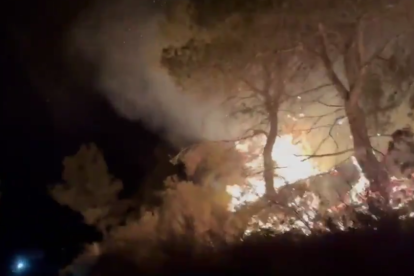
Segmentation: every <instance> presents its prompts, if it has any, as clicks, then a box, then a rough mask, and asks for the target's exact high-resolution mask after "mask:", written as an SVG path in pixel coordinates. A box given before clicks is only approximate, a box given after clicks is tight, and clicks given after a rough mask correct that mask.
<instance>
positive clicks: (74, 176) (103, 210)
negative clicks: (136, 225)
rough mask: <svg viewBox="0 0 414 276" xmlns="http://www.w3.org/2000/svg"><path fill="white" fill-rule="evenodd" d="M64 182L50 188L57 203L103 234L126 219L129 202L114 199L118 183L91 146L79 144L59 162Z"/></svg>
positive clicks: (120, 185) (98, 153) (119, 186)
mask: <svg viewBox="0 0 414 276" xmlns="http://www.w3.org/2000/svg"><path fill="white" fill-rule="evenodd" d="M63 166H64V170H63V174H62V178H63V180H64V183H62V184H58V185H56V186H53V187H51V189H50V194H51V196H52V197H53V198H54V199H55V200H56V201H57V202H59V203H60V204H62V205H66V206H68V207H69V208H71V209H72V210H74V211H76V212H79V213H81V214H82V215H83V217H84V219H85V223H86V224H89V225H93V226H95V227H96V228H97V229H99V230H100V231H101V232H102V233H104V234H107V233H108V231H109V230H111V228H113V227H115V226H118V225H119V224H120V223H121V222H122V221H123V220H125V218H126V214H127V211H128V208H129V207H131V203H130V202H129V201H127V200H120V199H119V198H118V194H119V192H120V191H121V190H122V189H123V185H122V182H121V181H120V180H118V179H116V178H114V177H113V176H112V175H111V174H109V172H108V167H107V165H106V162H105V159H104V156H103V154H102V152H101V151H100V150H99V149H98V148H97V146H96V145H95V144H89V145H83V146H82V147H81V148H80V150H79V151H78V152H77V153H76V154H75V155H73V156H69V157H66V158H65V159H64V160H63Z"/></svg>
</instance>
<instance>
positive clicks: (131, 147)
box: [0, 0, 159, 255]
mask: <svg viewBox="0 0 414 276" xmlns="http://www.w3.org/2000/svg"><path fill="white" fill-rule="evenodd" d="M12 2H13V4H10V5H8V6H7V9H5V10H4V9H2V12H5V14H1V15H2V19H3V20H4V22H2V28H1V30H2V33H1V37H2V40H3V41H4V42H2V43H0V47H1V54H0V64H1V74H0V85H1V87H0V180H1V184H0V185H1V186H0V187H1V191H2V193H3V196H2V198H1V200H0V245H1V246H0V247H1V248H0V250H1V251H2V254H6V255H7V254H9V253H10V252H11V251H12V250H15V249H19V248H27V247H30V248H32V247H36V248H44V249H46V250H56V249H57V248H59V247H65V246H71V245H75V244H79V243H81V242H83V241H87V240H91V239H93V238H94V237H95V233H94V232H93V231H92V230H91V229H89V230H88V229H87V228H86V227H85V226H83V225H82V224H81V223H80V221H81V218H80V216H78V215H76V214H74V213H72V212H71V211H69V210H68V209H65V208H63V207H61V206H59V205H58V204H56V203H55V202H53V200H52V199H51V198H49V197H48V195H47V194H46V187H47V186H48V185H51V184H54V183H56V182H58V181H59V180H60V176H61V171H62V167H61V161H62V159H63V157H64V156H65V155H70V154H74V153H75V152H76V150H77V149H78V148H79V147H80V145H81V144H82V143H84V142H89V141H94V142H96V143H97V144H98V146H99V147H100V148H101V149H103V151H104V153H105V157H106V160H107V162H108V165H109V167H110V170H111V172H112V173H113V174H115V175H116V176H117V177H119V178H121V179H123V181H124V182H125V183H126V184H127V185H136V184H137V183H138V182H139V180H140V178H142V177H143V175H145V173H146V172H147V171H148V170H149V168H150V167H151V164H152V161H151V157H152V152H153V149H154V147H155V146H156V145H157V144H158V142H159V140H158V138H157V136H155V135H154V134H152V133H150V132H148V131H147V130H146V129H145V128H143V127H142V126H141V125H140V124H139V123H138V122H129V121H126V120H124V119H123V118H121V117H120V116H118V115H117V114H116V113H115V112H114V111H113V110H112V108H111V107H110V106H109V105H108V104H107V103H106V102H105V100H104V99H102V98H100V97H99V96H98V94H97V93H96V91H94V89H93V87H92V86H91V82H92V80H93V74H94V68H90V67H88V66H87V64H85V68H86V69H85V72H82V75H83V78H82V80H80V79H75V78H72V76H71V75H70V74H69V73H68V71H67V69H66V68H65V66H64V65H63V64H62V62H61V43H62V39H61V37H62V34H63V33H64V32H65V30H66V29H67V28H68V26H69V24H70V22H71V20H73V18H74V17H75V16H76V14H77V13H79V11H81V10H82V9H83V8H84V6H86V5H87V4H88V1H85V0H82V1H80V0H70V1H68V0H63V1H51V0H40V1H34V0H33V1H12ZM79 62H82V61H81V60H80V61H79Z"/></svg>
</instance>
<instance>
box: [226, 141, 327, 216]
mask: <svg viewBox="0 0 414 276" xmlns="http://www.w3.org/2000/svg"><path fill="white" fill-rule="evenodd" d="M265 142H266V137H264V136H257V137H255V138H253V139H249V140H243V141H241V142H238V143H237V144H236V149H237V150H238V151H240V152H242V153H243V154H246V155H248V156H249V160H248V162H247V163H246V167H247V168H248V170H249V172H250V173H249V176H248V178H247V183H246V185H237V184H236V185H230V186H227V192H228V193H229V194H230V195H231V196H232V202H231V205H230V207H229V208H230V210H235V209H237V208H238V207H240V206H242V205H243V204H245V203H248V202H254V201H256V200H258V199H259V198H260V197H262V196H263V195H264V194H265V182H264V179H263V176H262V173H261V172H262V171H263V158H262V150H263V145H264V144H265ZM307 153H309V147H308V146H307V145H306V144H305V143H304V142H299V143H296V144H294V143H293V137H292V135H283V136H281V137H278V139H276V142H275V144H274V146H273V151H272V157H273V160H274V161H275V163H276V164H277V166H278V167H277V168H276V169H275V178H274V184H275V188H280V187H282V186H284V185H288V184H290V183H294V182H296V181H299V180H302V179H307V178H309V177H311V176H314V175H317V174H320V173H321V171H320V170H319V169H318V168H317V166H315V164H313V163H312V162H311V159H307V158H305V157H304V155H306V154H307Z"/></svg>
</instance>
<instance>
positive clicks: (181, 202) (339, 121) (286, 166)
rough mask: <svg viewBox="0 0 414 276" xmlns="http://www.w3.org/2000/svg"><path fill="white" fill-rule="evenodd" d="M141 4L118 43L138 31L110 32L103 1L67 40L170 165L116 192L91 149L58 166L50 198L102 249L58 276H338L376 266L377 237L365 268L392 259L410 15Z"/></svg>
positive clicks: (408, 188) (407, 184)
mask: <svg viewBox="0 0 414 276" xmlns="http://www.w3.org/2000/svg"><path fill="white" fill-rule="evenodd" d="M154 5H156V7H155V9H156V12H155V14H156V16H153V17H152V18H151V19H148V20H147V21H145V23H143V21H144V19H139V20H138V19H136V20H138V21H139V22H140V23H139V24H141V25H140V26H142V29H144V30H145V31H142V32H140V34H139V36H140V37H141V38H140V39H138V40H137V41H138V42H136V41H135V40H134V39H133V38H131V37H130V34H125V33H123V31H124V30H125V29H128V28H130V27H131V26H132V27H131V28H133V26H135V25H134V24H138V23H136V22H138V21H135V19H134V20H130V21H129V20H127V19H124V20H123V21H122V20H118V19H119V18H118V17H119V16H120V15H125V14H126V13H128V12H130V11H127V10H126V9H125V8H119V9H115V8H113V6H111V5H108V6H109V7H106V8H102V7H101V8H100V9H99V12H98V11H97V10H96V9H95V10H94V11H95V13H86V15H84V17H82V16H81V17H80V19H79V21H78V25H75V27H74V30H76V31H74V32H73V33H71V34H70V35H71V36H70V41H71V43H73V45H75V46H76V47H74V48H76V51H77V52H76V54H79V55H82V56H83V57H87V58H88V59H90V60H91V61H92V62H95V63H96V66H97V67H99V68H100V70H99V74H100V75H99V81H98V83H99V87H100V88H101V89H102V90H103V94H104V95H105V97H106V98H107V99H108V101H109V102H111V103H112V104H113V106H114V107H115V108H116V109H117V110H118V111H119V112H120V113H121V114H123V115H124V116H125V117H127V118H128V119H131V120H137V119H140V120H143V121H144V122H145V123H146V124H147V125H148V127H149V128H151V129H154V130H155V131H157V132H158V133H162V136H163V138H164V140H165V141H166V144H168V148H173V152H174V155H169V153H167V152H169V151H168V150H167V149H166V148H165V149H163V148H158V149H157V152H156V153H155V154H156V155H159V156H161V157H162V158H160V160H161V159H163V158H164V160H165V159H166V157H168V159H169V161H168V162H161V161H160V162H159V164H158V166H156V167H155V168H154V170H153V171H152V172H150V173H149V175H148V177H147V180H146V181H144V183H141V184H140V185H139V188H137V189H136V191H134V192H132V193H124V186H123V183H122V180H121V179H118V178H117V176H114V175H112V174H111V172H110V171H109V169H108V166H107V164H106V162H105V157H104V156H105V153H104V152H102V151H101V150H100V149H99V148H98V147H97V146H96V145H95V144H85V145H82V146H81V147H80V149H79V151H78V152H77V153H76V154H75V155H73V156H68V157H66V158H65V159H64V160H63V167H64V169H63V172H62V183H59V184H56V185H53V186H51V187H50V189H49V192H50V196H51V197H52V198H53V199H54V200H56V201H57V202H58V203H59V204H61V205H65V206H68V207H69V208H70V209H72V210H73V211H75V212H78V213H80V214H81V215H82V216H83V218H84V223H85V224H88V225H90V226H92V227H95V228H96V229H97V230H99V232H100V233H101V234H102V240H100V241H96V243H93V244H90V245H87V246H86V247H85V251H84V252H83V253H82V254H81V255H79V256H78V257H77V258H76V259H75V260H74V261H73V263H72V264H71V265H69V266H68V267H67V268H65V269H63V270H62V274H64V275H68V274H65V273H73V274H74V275H91V276H94V275H138V274H139V273H142V274H146V275H150V274H151V275H152V274H154V275H155V274H157V275H161V274H174V273H175V274H177V273H186V272H187V273H190V272H191V273H196V272H200V273H201V272H203V273H219V272H220V273H221V272H225V273H230V272H232V273H233V272H236V273H237V272H239V273H243V271H245V270H246V269H251V270H252V271H256V273H266V274H273V273H281V274H284V273H286V274H288V273H310V272H309V271H315V272H323V271H324V272H329V271H331V269H332V268H333V266H334V264H333V263H331V264H327V263H326V262H327V261H326V260H327V259H329V256H330V254H331V253H329V252H334V251H336V249H337V248H338V249H339V248H340V249H339V250H338V251H340V250H344V251H346V252H347V254H349V257H348V259H340V260H339V259H338V260H337V261H335V265H337V266H339V265H341V266H342V267H346V268H344V270H346V271H348V272H351V267H352V268H354V266H358V265H359V264H360V266H361V267H362V266H365V265H366V266H369V265H373V264H369V262H370V261H365V262H364V263H363V264H362V263H358V262H361V261H360V260H359V259H358V258H360V256H362V255H364V254H371V255H372V254H378V255H380V253H373V252H372V246H373V245H374V244H377V243H378V241H382V242H383V243H384V244H385V245H384V248H385V249H384V248H383V249H382V250H384V252H386V253H384V255H382V257H381V258H391V257H392V253H391V252H394V251H393V250H394V247H395V246H397V247H398V246H401V244H405V245H406V246H407V248H408V244H411V243H412V238H409V237H408V236H407V237H405V236H404V235H405V234H402V233H408V232H409V231H408V230H406V229H410V227H411V224H412V222H411V219H410V218H411V217H412V216H414V210H412V208H413V203H412V199H413V191H414V182H413V180H412V178H413V176H414V139H413V137H414V133H413V132H412V130H411V127H412V120H413V110H414V93H413V92H414V90H413V83H414V52H413V49H414V40H413V38H414V28H413V26H414V22H413V19H412V18H414V17H413V13H414V2H413V1H408V0H400V1H398V0H375V1H374V0H363V1H358V0H342V1H332V0H331V1H328V0H312V1H306V0H292V1H282V0H256V1H241V0H226V1H219V0H208V1H207V0H198V1H190V0H188V1H187V0H181V1H159V2H158V4H154ZM130 13H133V12H132V11H131V12H130ZM96 14H99V16H100V17H99V16H97V15H96ZM108 14H111V16H108ZM94 16H95V17H97V18H98V17H99V18H105V20H103V19H102V20H101V19H100V20H95V21H93V22H92V23H91V22H90V18H92V17H94ZM117 16H118V17H117ZM125 17H126V16H125ZM85 18H86V19H85ZM132 18H133V17H132ZM88 20H89V21H88ZM140 20H141V21H142V22H141V21H140ZM94 24H95V25H94ZM88 28H89V29H88ZM96 30H99V33H98V34H96V32H97V31H96ZM107 37H110V38H113V39H110V40H107ZM142 37H145V39H147V40H145V41H144V38H142ZM148 37H149V38H148ZM90 41H93V43H92V42H90ZM125 41H127V42H128V43H125ZM95 46H96V47H100V48H101V49H100V52H99V55H98V54H96V53H95V52H93V51H92V50H91V49H95V48H94V47H95ZM135 72H140V73H142V74H141V75H144V77H142V79H141V77H137V74H135ZM137 79H139V83H140V84H139V85H135V84H134V82H136V81H138V80H137ZM136 90H142V91H144V90H145V91H146V92H145V93H144V92H139V93H138V92H136ZM136 93H137V94H136ZM172 167H173V168H174V169H171V170H170V169H166V168H172ZM168 170H170V171H171V172H172V173H171V174H166V171H168ZM378 233H382V234H378ZM384 233H385V234H384ZM381 235H385V236H386V237H387V238H385V239H384V238H383V237H385V236H381ZM402 236H404V239H405V240H403V241H398V242H397V241H395V240H396V239H398V240H401V239H402V238H401V237H402ZM398 237H399V238H398ZM391 240H393V241H395V243H394V242H391ZM333 244H335V245H333ZM350 244H355V248H354V249H350V248H351V247H350ZM356 244H359V245H360V248H358V249H357V247H356ZM402 247H403V248H404V250H406V251H404V252H408V251H409V250H411V249H406V248H405V247H404V246H402ZM315 248H317V249H315ZM398 248H400V247H398ZM409 248H411V247H409ZM316 250H318V251H319V252H320V254H319V257H316V256H313V255H314V254H313V253H312V252H314V251H316ZM352 250H354V251H355V252H357V251H358V250H359V251H358V252H360V253H358V254H356V253H355V252H354V251H352ZM370 250H371V251H370ZM249 252H250V253H249ZM280 252H283V253H280ZM352 252H354V253H355V254H354V253H352ZM381 252H382V251H381ZM332 254H334V253H332ZM335 254H336V253H335ZM381 254H382V253H381ZM387 254H388V255H387ZM401 254H403V253H401ZM404 254H405V253H404ZM407 254H408V253H407ZM397 255H398V254H397ZM397 255H394V257H393V258H396V256H397ZM259 256H260V257H259ZM332 256H334V255H331V257H330V258H332ZM335 256H336V255H335ZM375 256H377V255H375ZM390 256H391V257H390ZM398 256H399V255H398ZM404 256H405V255H404ZM306 257H309V259H307V258H306ZM318 258H319V259H318ZM338 258H339V257H338ZM381 258H380V257H378V260H382V259H381ZM248 260H255V262H256V264H255V265H253V264H252V263H251V262H250V264H248V263H249V262H248ZM291 262H293V263H294V262H298V263H299V262H301V263H302V264H303V266H301V267H295V266H294V265H288V263H291ZM348 262H353V264H352V265H351V266H348V265H347V264H348ZM328 263H329V261H328ZM378 263H381V261H378ZM383 265H385V264H383ZM377 269H378V271H381V270H384V269H390V268H388V267H387V268H385V266H384V267H382V266H380V264H378V268H377ZM387 271H389V272H390V271H391V270H387ZM393 271H394V272H395V271H396V270H393Z"/></svg>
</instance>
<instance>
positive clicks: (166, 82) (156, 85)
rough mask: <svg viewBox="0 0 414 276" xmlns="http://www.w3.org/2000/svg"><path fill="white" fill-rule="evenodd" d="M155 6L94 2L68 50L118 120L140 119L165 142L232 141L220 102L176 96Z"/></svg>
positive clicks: (74, 30)
mask: <svg viewBox="0 0 414 276" xmlns="http://www.w3.org/2000/svg"><path fill="white" fill-rule="evenodd" d="M158 5H159V4H157V3H154V1H128V0H126V1H125V0H123V1H117V2H116V3H115V2H114V3H112V4H111V5H105V4H102V3H100V4H99V6H95V7H94V8H91V9H89V10H88V11H86V12H84V14H83V15H82V16H80V17H79V18H78V20H77V22H76V23H75V24H74V26H73V28H72V32H71V34H70V36H69V42H68V45H70V46H69V48H70V50H71V51H72V52H73V51H75V52H76V54H78V55H79V54H80V56H81V57H82V58H83V59H86V60H87V62H89V63H92V64H93V65H94V67H95V68H98V70H99V73H98V78H97V80H96V85H97V87H98V88H99V90H100V91H102V92H103V93H104V94H105V96H106V97H107V98H108V100H109V101H110V102H111V103H112V104H113V106H114V107H115V108H116V109H117V110H118V111H119V112H120V113H121V114H122V115H124V116H126V117H127V118H129V119H131V120H142V121H143V122H144V123H146V124H147V125H148V127H150V128H152V129H153V130H155V131H158V132H162V133H163V134H164V135H165V136H167V137H166V138H167V139H169V140H170V141H171V142H173V143H176V144H180V143H182V142H186V141H197V140H204V139H208V140H216V139H228V138H229V137H230V136H234V134H235V129H231V127H229V126H231V125H235V124H231V123H229V121H228V120H229V119H228V117H227V116H226V113H227V112H226V111H225V110H223V108H222V107H221V106H220V102H221V101H222V100H221V99H212V100H210V101H203V102H200V101H199V100H196V99H195V98H192V97H191V96H189V95H188V93H186V94H184V93H181V92H180V91H179V90H178V89H177V87H176V85H175V84H174V82H173V80H172V79H171V78H170V76H169V75H168V73H167V72H166V70H165V69H164V68H162V67H161V65H160V55H161V51H162V48H163V47H164V46H166V45H168V44H169V43H170V41H166V38H165V37H163V35H162V32H161V29H160V22H161V20H162V19H163V17H162V14H160V13H159V10H160V9H159V6H158ZM177 35H178V34H177ZM212 94H213V93H212Z"/></svg>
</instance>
